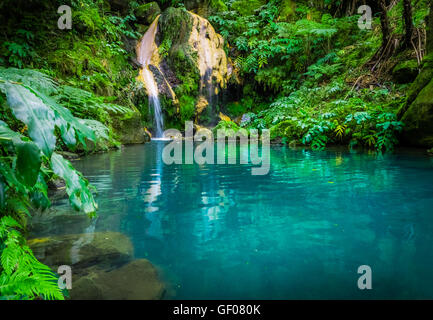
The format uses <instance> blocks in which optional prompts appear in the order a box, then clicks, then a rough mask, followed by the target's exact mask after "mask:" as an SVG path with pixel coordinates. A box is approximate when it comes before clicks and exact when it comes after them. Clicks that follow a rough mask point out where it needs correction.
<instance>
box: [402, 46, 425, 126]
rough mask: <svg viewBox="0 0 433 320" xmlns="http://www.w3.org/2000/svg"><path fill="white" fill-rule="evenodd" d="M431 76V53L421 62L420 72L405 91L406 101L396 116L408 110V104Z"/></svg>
mask: <svg viewBox="0 0 433 320" xmlns="http://www.w3.org/2000/svg"><path fill="white" fill-rule="evenodd" d="M432 78H433V53H432V54H429V55H428V56H426V57H425V58H424V60H423V63H422V69H421V73H420V74H419V75H418V76H417V77H416V79H415V81H414V82H413V84H412V85H411V87H410V88H409V90H408V92H407V102H406V104H405V105H403V106H402V107H401V108H400V110H399V111H398V118H402V117H403V115H404V114H405V113H406V111H407V110H408V108H409V106H410V105H411V104H412V103H413V102H414V101H415V99H416V98H417V96H418V94H419V93H420V92H421V90H422V89H423V88H425V86H426V85H427V84H428V83H429V82H430V81H431V79H432Z"/></svg>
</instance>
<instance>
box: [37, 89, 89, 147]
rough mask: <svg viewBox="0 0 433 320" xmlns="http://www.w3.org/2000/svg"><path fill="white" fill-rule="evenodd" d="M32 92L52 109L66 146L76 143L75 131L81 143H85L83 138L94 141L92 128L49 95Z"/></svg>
mask: <svg viewBox="0 0 433 320" xmlns="http://www.w3.org/2000/svg"><path fill="white" fill-rule="evenodd" d="M33 93H34V94H35V95H36V96H37V97H38V98H40V99H41V100H42V101H43V102H44V103H45V104H46V105H48V106H49V107H50V108H51V109H52V110H53V111H54V114H55V123H56V126H57V127H58V128H59V129H60V133H61V136H62V139H63V141H64V142H65V144H66V145H67V146H68V147H72V146H74V145H75V144H76V139H75V133H77V135H78V138H79V139H80V141H81V142H82V143H83V145H85V142H84V141H85V139H84V138H87V139H89V140H92V141H93V142H95V141H96V137H95V133H94V132H93V130H92V129H91V128H89V127H88V126H86V125H84V124H82V123H81V122H80V121H79V119H78V118H76V117H74V116H73V115H72V113H71V111H69V110H68V109H66V108H64V107H62V106H61V105H59V104H58V103H57V102H56V101H55V100H54V99H52V98H51V97H48V96H46V95H44V94H42V93H40V92H36V91H33Z"/></svg>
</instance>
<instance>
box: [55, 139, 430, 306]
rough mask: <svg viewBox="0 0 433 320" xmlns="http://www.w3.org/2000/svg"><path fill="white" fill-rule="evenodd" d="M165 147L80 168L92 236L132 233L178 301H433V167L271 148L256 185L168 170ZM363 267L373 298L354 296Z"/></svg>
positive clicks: (202, 170) (202, 171) (228, 174)
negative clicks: (91, 199)
mask: <svg viewBox="0 0 433 320" xmlns="http://www.w3.org/2000/svg"><path fill="white" fill-rule="evenodd" d="M164 145H165V143H164V142H153V143H151V144H148V145H144V146H134V147H128V148H126V149H124V150H123V151H118V152H110V153H107V154H101V155H95V156H90V157H87V158H85V159H83V160H82V161H79V162H75V166H76V167H77V168H78V169H79V170H81V171H82V172H83V173H84V174H85V176H86V177H88V178H89V180H90V181H91V183H92V184H93V185H94V186H96V187H97V189H98V190H99V194H98V196H97V200H98V203H99V207H100V211H99V218H98V220H97V221H96V225H95V230H96V231H120V232H123V233H125V234H127V235H128V236H129V237H130V238H131V240H132V242H133V244H134V247H135V253H136V257H137V258H147V259H149V260H150V261H151V262H152V263H154V264H155V265H158V266H159V267H160V268H161V269H162V270H163V272H164V277H165V278H166V279H167V280H168V281H169V282H170V283H171V285H172V287H173V288H174V291H173V296H172V298H178V299H213V298H226V299H231V298H238V299H256V298H257V299H258V298H267V299H292V298H307V299H308V298H319V299H328V298H343V299H350V298H433V272H431V266H432V265H433V251H432V250H431V243H433V239H432V237H433V232H432V231H433V185H432V181H433V162H432V160H431V159H430V158H428V157H424V156H421V155H410V154H397V155H386V156H382V157H376V156H375V155H368V154H358V153H349V152H346V151H344V152H340V151H324V152H314V151H310V150H300V149H299V150H291V149H289V148H284V147H274V148H272V150H271V171H270V173H269V175H267V176H252V175H251V167H250V166H249V165H204V166H199V165H171V166H167V165H165V164H164V163H163V162H162V159H161V153H162V148H163V146H164ZM231 156H234V155H231ZM56 205H57V208H58V209H59V212H60V213H64V212H65V211H69V210H70V209H69V207H68V204H67V201H66V200H62V201H60V202H59V203H57V204H56ZM83 231H84V230H83ZM365 264H366V265H369V266H371V268H372V270H373V290H372V291H360V290H358V288H357V280H358V277H359V275H358V274H357V269H358V267H359V266H360V265H365Z"/></svg>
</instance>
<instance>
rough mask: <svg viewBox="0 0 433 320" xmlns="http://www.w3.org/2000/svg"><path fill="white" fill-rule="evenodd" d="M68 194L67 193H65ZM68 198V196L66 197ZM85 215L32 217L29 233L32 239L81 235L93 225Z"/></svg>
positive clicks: (52, 213)
mask: <svg viewBox="0 0 433 320" xmlns="http://www.w3.org/2000/svg"><path fill="white" fill-rule="evenodd" d="M65 193H66V192H65ZM66 196H67V195H66ZM92 222H93V220H92V219H91V218H89V216H88V215H85V214H56V213H55V212H49V213H48V214H45V213H44V214H40V215H35V216H33V217H32V219H31V222H30V226H29V231H30V237H32V238H45V237H50V236H58V235H65V234H71V233H72V234H81V233H85V231H86V229H87V228H89V227H90V226H91V225H92Z"/></svg>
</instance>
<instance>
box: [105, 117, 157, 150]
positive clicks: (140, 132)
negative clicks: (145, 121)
mask: <svg viewBox="0 0 433 320" xmlns="http://www.w3.org/2000/svg"><path fill="white" fill-rule="evenodd" d="M110 116H111V126H112V128H113V131H114V133H115V134H116V136H117V138H118V139H119V141H120V142H121V143H122V144H124V145H128V144H141V143H145V142H147V141H149V137H148V135H147V134H146V132H145V130H144V127H143V125H142V122H141V114H140V112H138V111H132V112H130V113H128V114H110Z"/></svg>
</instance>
